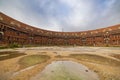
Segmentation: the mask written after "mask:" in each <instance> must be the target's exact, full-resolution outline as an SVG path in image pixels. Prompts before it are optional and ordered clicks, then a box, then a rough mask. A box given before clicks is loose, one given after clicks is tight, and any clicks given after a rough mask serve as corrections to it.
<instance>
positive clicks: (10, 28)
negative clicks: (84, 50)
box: [0, 13, 120, 46]
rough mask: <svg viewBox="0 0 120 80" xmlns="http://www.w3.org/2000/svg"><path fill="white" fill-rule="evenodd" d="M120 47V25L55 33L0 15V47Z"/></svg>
mask: <svg viewBox="0 0 120 80" xmlns="http://www.w3.org/2000/svg"><path fill="white" fill-rule="evenodd" d="M13 43H17V44H20V45H78V46H106V45H108V46H120V24H119V25H115V26H110V27H107V28H101V29H96V30H89V31H82V32H55V31H48V30H43V29H39V28H35V27H32V26H30V25H27V24H24V23H22V22H19V21H17V20H15V19H12V18H10V17H9V16H7V15H5V14H3V13H0V45H9V44H13Z"/></svg>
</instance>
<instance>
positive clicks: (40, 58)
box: [19, 55, 50, 68]
mask: <svg viewBox="0 0 120 80" xmlns="http://www.w3.org/2000/svg"><path fill="white" fill-rule="evenodd" d="M49 59H50V57H49V56H47V55H29V56H25V57H23V58H21V59H20V60H19V64H20V68H26V67H29V66H33V65H36V64H39V63H43V62H46V61H47V60H49Z"/></svg>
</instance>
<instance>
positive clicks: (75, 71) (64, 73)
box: [31, 61, 99, 80]
mask: <svg viewBox="0 0 120 80" xmlns="http://www.w3.org/2000/svg"><path fill="white" fill-rule="evenodd" d="M31 80H99V79H98V76H97V74H96V73H94V72H93V71H91V70H89V69H88V68H87V67H85V66H84V65H82V64H78V63H76V62H73V61H54V62H52V63H51V64H49V65H48V66H47V67H46V68H45V69H44V70H43V71H42V72H41V73H39V74H37V75H36V76H35V77H32V78H31Z"/></svg>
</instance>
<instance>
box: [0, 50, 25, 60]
mask: <svg viewBox="0 0 120 80" xmlns="http://www.w3.org/2000/svg"><path fill="white" fill-rule="evenodd" d="M23 55H25V53H19V52H17V51H15V52H10V51H7V52H0V61H2V60H7V59H11V58H15V57H19V56H23Z"/></svg>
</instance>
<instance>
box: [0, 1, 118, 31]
mask: <svg viewBox="0 0 120 80" xmlns="http://www.w3.org/2000/svg"><path fill="white" fill-rule="evenodd" d="M28 2H29V3H28ZM9 4H11V5H9ZM119 7H120V1H118V0H53V1H51V0H42V1H41V0H34V1H32V0H31V1H30V0H12V1H9V0H0V11H2V12H4V13H5V14H7V15H9V16H11V17H13V18H15V19H17V20H19V21H22V22H24V23H27V24H29V25H32V26H36V27H39V28H43V29H48V30H54V31H61V29H62V28H64V31H81V30H90V29H96V28H101V27H107V26H110V25H115V24H119V23H120V9H119Z"/></svg>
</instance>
